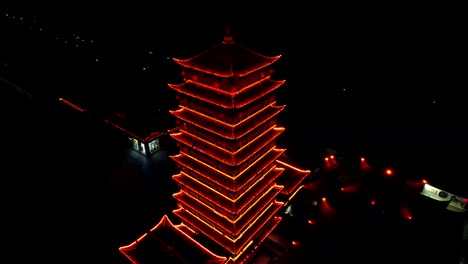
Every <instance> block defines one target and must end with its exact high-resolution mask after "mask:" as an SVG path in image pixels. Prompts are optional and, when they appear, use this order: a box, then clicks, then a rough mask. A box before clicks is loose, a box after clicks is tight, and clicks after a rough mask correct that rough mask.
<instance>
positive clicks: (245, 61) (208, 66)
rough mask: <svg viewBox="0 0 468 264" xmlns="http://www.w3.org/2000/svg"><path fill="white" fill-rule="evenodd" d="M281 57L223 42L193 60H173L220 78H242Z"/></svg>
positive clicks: (183, 65)
mask: <svg viewBox="0 0 468 264" xmlns="http://www.w3.org/2000/svg"><path fill="white" fill-rule="evenodd" d="M280 57H281V55H277V56H270V57H269V56H265V55H262V54H259V53H257V52H255V51H253V50H251V49H249V48H246V47H244V46H243V45H240V44H238V43H235V42H223V43H219V44H218V45H215V46H213V47H211V48H209V49H207V50H205V51H204V52H202V53H200V54H198V55H196V56H193V57H191V58H188V59H178V58H173V60H174V61H175V62H176V63H178V64H179V65H181V66H182V67H186V68H190V69H194V70H197V71H201V72H204V73H208V74H211V75H215V76H219V77H235V76H237V77H242V76H245V75H248V74H250V73H252V72H255V71H257V70H260V69H262V68H265V67H266V66H268V65H271V64H272V63H274V62H275V61H277V60H278V59H279V58H280ZM213 65H215V67H213Z"/></svg>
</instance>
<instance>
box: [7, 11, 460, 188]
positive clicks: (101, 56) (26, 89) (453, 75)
mask: <svg viewBox="0 0 468 264" xmlns="http://www.w3.org/2000/svg"><path fill="white" fill-rule="evenodd" d="M181 5H182V3H172V4H167V5H165V6H164V7H163V6H155V5H148V4H146V5H145V4H140V5H137V4H132V3H131V2H126V3H125V4H119V3H117V2H115V3H112V5H107V6H96V5H94V4H85V3H83V4H76V5H72V4H68V3H67V4H59V5H37V6H32V5H30V6H27V5H25V6H22V7H0V27H1V28H2V30H1V31H0V34H1V41H0V77H1V78H2V79H4V80H9V81H10V82H12V83H14V84H16V85H17V87H21V94H23V95H22V96H18V94H13V93H12V92H11V91H7V92H6V93H7V95H8V97H5V96H3V98H7V99H6V100H5V102H15V103H14V105H15V106H14V108H11V107H10V108H9V110H11V109H15V110H14V111H12V112H10V114H9V118H8V120H11V121H12V126H13V127H14V128H15V129H13V131H11V130H9V131H11V132H12V133H11V134H12V135H13V136H15V135H16V136H18V135H21V136H18V138H23V136H25V134H26V135H29V134H30V133H27V132H26V131H25V130H27V129H31V130H36V129H37V125H36V126H33V125H31V124H32V123H28V125H29V126H28V125H27V126H26V128H25V129H22V128H21V126H20V125H19V124H18V122H19V121H18V120H26V121H28V122H33V123H34V124H39V123H41V120H43V119H42V118H41V116H42V117H43V118H45V119H46V120H47V117H44V115H47V113H48V110H47V105H48V104H49V103H50V102H51V101H53V100H54V99H55V98H58V97H62V96H63V97H73V98H76V100H78V101H80V102H84V103H88V104H89V105H93V106H94V107H95V110H96V111H97V112H99V111H106V110H104V109H106V108H109V107H110V108H121V109H122V111H128V112H131V111H135V110H134V109H137V110H142V109H143V110H144V109H146V108H147V107H149V110H148V113H149V114H148V115H150V114H151V113H152V112H153V111H155V110H156V109H155V108H156V107H157V106H161V107H162V108H163V109H167V108H170V109H173V108H175V107H176V106H175V105H174V101H173V100H172V99H170V98H171V97H172V96H173V95H172V93H171V92H170V91H169V88H167V87H166V84H167V83H179V82H180V81H181V76H180V74H179V73H180V69H179V68H178V67H177V66H176V65H175V63H174V62H173V61H172V60H170V58H173V57H176V58H188V57H191V56H193V55H196V54H198V53H199V52H201V51H203V50H205V49H207V48H209V47H211V46H213V45H215V44H218V43H219V42H220V41H221V40H222V37H223V34H224V30H225V27H226V25H228V24H229V25H230V26H231V28H232V33H233V37H234V40H235V41H236V42H238V43H241V44H243V45H245V46H247V47H249V48H251V49H253V50H255V51H257V52H259V53H261V54H265V55H278V54H281V55H282V58H281V59H280V60H279V61H278V62H277V63H276V72H275V74H274V77H275V78H276V79H285V80H286V84H285V85H284V86H283V87H281V88H280V90H279V91H278V99H277V100H278V104H285V105H286V106H287V107H286V109H285V110H284V111H283V113H282V117H281V119H280V123H281V125H282V126H284V127H286V131H285V133H284V135H283V136H282V137H281V139H279V143H280V144H282V145H284V146H285V147H286V148H287V149H288V153H289V154H290V156H291V157H293V158H294V159H295V160H296V161H297V163H298V164H301V165H302V167H305V168H311V167H313V166H315V164H314V163H316V162H317V160H318V158H319V157H320V156H321V155H322V154H323V149H324V148H327V147H330V148H336V149H339V150H342V151H344V152H347V153H352V155H361V154H362V155H368V156H370V157H371V158H373V159H374V160H376V161H378V162H380V163H382V164H389V165H391V166H393V167H395V168H396V169H397V170H399V171H401V172H402V173H406V174H408V176H409V177H414V178H418V177H424V178H428V179H429V180H430V181H432V182H434V183H435V185H438V186H440V187H441V188H445V189H447V191H450V192H453V193H455V194H459V195H462V196H464V197H467V196H468V192H467V190H468V188H467V187H466V186H468V185H466V184H465V183H466V182H468V181H467V180H466V178H467V177H468V174H467V172H466V165H465V164H466V158H467V157H468V154H467V147H468V140H467V137H466V136H467V135H468V129H467V127H466V120H467V118H466V113H468V109H467V108H468V104H467V103H466V97H465V89H466V88H467V87H468V86H467V82H466V66H465V64H466V47H468V43H467V41H466V39H465V38H464V35H466V31H467V27H466V23H463V22H466V15H465V16H462V12H461V11H462V8H460V7H458V6H436V5H428V4H426V3H424V5H405V6H385V5H379V6H365V5H360V6H334V5H329V6H319V5H315V6H314V5H313V4H312V5H311V6H308V5H293V4H285V6H282V5H280V4H275V5H273V6H269V7H267V8H255V9H253V8H252V9H250V10H246V9H249V5H240V3H237V2H232V3H229V4H227V5H226V6H224V7H221V6H219V7H218V6H214V7H211V9H209V10H208V9H206V8H205V6H204V5H202V4H192V6H190V7H182V6H181ZM269 5H272V4H271V3H270V4H269ZM24 94H28V95H34V97H35V101H36V103H37V104H36V103H35V104H34V106H35V108H36V106H37V107H39V108H40V109H38V110H41V111H40V112H38V113H35V114H38V115H35V116H36V118H32V114H31V115H28V113H31V112H27V113H26V114H23V112H24V111H31V108H32V106H31V105H30V104H28V105H26V106H25V104H24V103H16V102H20V101H21V102H23V100H21V99H19V98H18V97H22V98H23V99H24V96H25V95H24ZM10 96H11V98H12V100H14V101H12V100H10ZM26 97H27V96H26ZM122 101H125V102H127V103H126V104H124V105H125V106H123V105H122V103H121V102H122ZM128 102H131V103H128ZM31 104H32V103H31ZM128 105H131V107H129V106H128ZM100 107H102V109H101V108H100ZM125 107H127V108H125ZM43 108H44V109H43ZM158 108H159V107H158ZM25 109H26V110H25ZM33 120H34V121H33ZM45 123H47V122H45ZM45 126H46V125H45ZM50 130H52V129H50ZM50 130H48V129H47V128H45V129H41V130H40V131H38V133H35V134H36V136H38V137H39V138H38V140H40V139H41V138H42V139H44V138H47V134H48V133H49V132H50ZM36 131H37V130H36ZM65 138H66V136H63V139H65ZM25 145H27V146H28V147H29V144H27V143H25ZM46 145H47V144H41V143H40V144H39V147H38V148H34V149H32V150H31V151H32V152H33V153H36V152H43V151H46V147H45V146H46ZM20 153H21V152H20ZM28 153H31V152H28ZM32 155H37V154H32ZM75 155H76V154H74V155H73V156H75ZM76 156H77V155H76ZM39 159H40V160H41V161H42V159H41V158H40V157H39ZM44 163H45V161H44V162H42V164H43V165H44ZM45 167H47V166H45ZM96 195H98V194H96Z"/></svg>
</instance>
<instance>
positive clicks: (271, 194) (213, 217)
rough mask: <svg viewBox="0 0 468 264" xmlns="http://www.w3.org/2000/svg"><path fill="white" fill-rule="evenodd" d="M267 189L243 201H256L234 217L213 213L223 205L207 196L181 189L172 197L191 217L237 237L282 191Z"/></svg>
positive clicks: (245, 205)
mask: <svg viewBox="0 0 468 264" xmlns="http://www.w3.org/2000/svg"><path fill="white" fill-rule="evenodd" d="M268 187H269V186H268ZM269 188H270V189H267V190H265V191H264V192H263V191H262V193H258V194H257V195H258V197H252V196H250V197H247V198H246V199H244V201H243V202H244V203H245V201H250V200H249V199H253V198H255V199H257V200H254V201H252V202H250V203H249V204H244V205H243V210H242V213H240V214H236V215H234V214H231V213H227V212H224V214H221V213H220V212H218V211H215V210H216V209H218V208H219V207H222V206H223V204H222V203H220V202H218V201H213V200H208V199H206V196H208V195H205V197H203V196H200V194H198V193H195V192H186V190H185V189H182V191H181V192H179V193H177V194H175V195H174V198H175V199H176V200H177V201H178V202H179V203H180V204H181V207H182V208H184V209H186V210H188V211H190V212H191V213H192V214H193V215H196V216H198V217H200V218H201V219H203V220H204V221H206V222H207V223H208V224H210V225H211V226H215V227H216V228H217V229H218V230H220V231H221V232H223V233H226V234H230V235H232V236H237V235H239V233H240V232H241V231H243V230H244V228H246V226H247V224H248V223H250V222H251V221H253V219H254V218H255V217H256V216H257V214H258V212H260V211H262V210H263V209H265V208H266V206H268V205H269V204H271V203H272V202H273V201H274V200H275V198H276V196H278V194H279V193H280V192H281V190H282V189H283V187H282V186H277V187H276V188H275V187H274V186H272V187H269ZM192 195H193V196H192ZM213 196H214V195H213ZM247 205H248V206H247ZM212 208H214V209H215V210H213V209H212ZM218 210H219V211H223V210H225V209H224V208H219V209H218Z"/></svg>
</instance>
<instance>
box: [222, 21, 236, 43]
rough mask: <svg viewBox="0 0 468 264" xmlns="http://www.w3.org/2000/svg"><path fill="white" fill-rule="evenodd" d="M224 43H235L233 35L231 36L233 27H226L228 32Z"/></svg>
mask: <svg viewBox="0 0 468 264" xmlns="http://www.w3.org/2000/svg"><path fill="white" fill-rule="evenodd" d="M223 43H224V44H228V43H234V41H233V39H232V35H231V25H229V24H227V25H226V32H225V34H224V39H223Z"/></svg>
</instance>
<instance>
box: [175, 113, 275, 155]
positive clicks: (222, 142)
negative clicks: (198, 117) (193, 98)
mask: <svg viewBox="0 0 468 264" xmlns="http://www.w3.org/2000/svg"><path fill="white" fill-rule="evenodd" d="M274 126H276V120H275V119H271V120H270V122H266V123H263V124H261V125H259V126H257V127H256V128H255V129H254V130H252V131H251V132H249V133H248V134H246V135H244V136H243V137H241V138H237V139H226V138H224V137H221V136H219V135H217V134H214V133H212V132H209V131H207V130H205V129H202V128H200V127H197V126H188V125H187V124H181V125H180V130H183V131H186V132H187V133H190V134H193V135H197V136H198V137H201V138H204V139H205V140H207V141H209V142H211V143H213V144H215V145H217V146H218V147H220V148H223V149H225V150H227V151H229V152H234V151H236V150H238V149H240V148H241V147H242V146H244V145H246V144H247V143H248V142H250V141H251V140H252V139H254V138H256V137H257V136H258V135H260V134H262V133H264V132H265V131H266V130H268V129H271V128H272V127H274Z"/></svg>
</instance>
